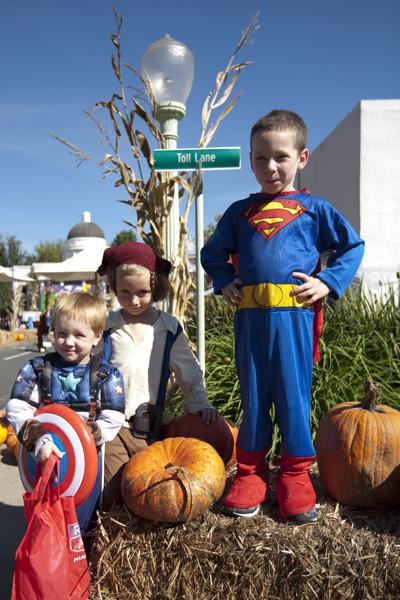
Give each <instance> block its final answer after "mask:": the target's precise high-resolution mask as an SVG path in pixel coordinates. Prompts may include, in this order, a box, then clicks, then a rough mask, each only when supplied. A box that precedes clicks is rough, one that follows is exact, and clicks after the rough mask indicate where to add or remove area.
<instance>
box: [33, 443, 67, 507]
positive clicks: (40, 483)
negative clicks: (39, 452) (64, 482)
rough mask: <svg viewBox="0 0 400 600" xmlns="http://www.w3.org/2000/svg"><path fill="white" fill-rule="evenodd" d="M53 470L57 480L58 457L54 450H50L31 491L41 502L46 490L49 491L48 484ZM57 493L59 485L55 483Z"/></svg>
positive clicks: (58, 474) (58, 470)
mask: <svg viewBox="0 0 400 600" xmlns="http://www.w3.org/2000/svg"><path fill="white" fill-rule="evenodd" d="M54 471H55V476H56V478H57V482H59V480H60V459H59V458H58V456H56V454H54V452H52V453H51V454H50V456H49V458H48V459H47V460H46V464H45V465H44V468H43V467H42V472H41V473H40V474H39V478H38V480H37V482H36V485H35V489H34V490H33V493H34V494H36V496H37V499H38V501H39V502H42V500H43V498H44V495H45V493H46V491H49V486H50V485H51V481H50V480H51V478H52V475H53V472H54ZM56 489H58V495H59V485H57V488H56Z"/></svg>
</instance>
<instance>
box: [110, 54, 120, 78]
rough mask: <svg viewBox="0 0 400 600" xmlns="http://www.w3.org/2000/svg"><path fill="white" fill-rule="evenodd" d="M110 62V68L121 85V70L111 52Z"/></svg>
mask: <svg viewBox="0 0 400 600" xmlns="http://www.w3.org/2000/svg"><path fill="white" fill-rule="evenodd" d="M111 64H112V68H113V71H114V73H115V76H116V78H117V79H118V81H119V83H120V84H121V85H122V77H121V71H120V70H119V65H118V63H117V61H116V59H115V54H113V55H112V56H111Z"/></svg>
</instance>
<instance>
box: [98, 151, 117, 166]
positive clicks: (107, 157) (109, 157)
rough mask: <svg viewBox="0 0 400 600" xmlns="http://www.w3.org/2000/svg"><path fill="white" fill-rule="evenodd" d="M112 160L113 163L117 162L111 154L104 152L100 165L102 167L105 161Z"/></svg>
mask: <svg viewBox="0 0 400 600" xmlns="http://www.w3.org/2000/svg"><path fill="white" fill-rule="evenodd" d="M108 161H110V162H112V163H113V164H114V165H116V164H117V161H116V160H115V158H114V156H113V154H106V155H105V156H104V158H103V160H102V161H101V162H100V166H101V167H102V166H103V165H105V164H106V162H108Z"/></svg>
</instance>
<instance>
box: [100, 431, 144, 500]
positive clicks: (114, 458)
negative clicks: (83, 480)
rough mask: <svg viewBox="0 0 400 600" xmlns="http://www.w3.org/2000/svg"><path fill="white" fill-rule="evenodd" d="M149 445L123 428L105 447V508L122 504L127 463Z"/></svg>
mask: <svg viewBox="0 0 400 600" xmlns="http://www.w3.org/2000/svg"><path fill="white" fill-rule="evenodd" d="M147 446H148V443H147V442H146V440H141V439H139V438H135V437H133V435H132V433H131V431H130V429H128V428H127V427H121V429H120V430H119V433H118V435H116V436H115V438H114V439H113V440H112V441H111V442H107V443H106V445H105V459H104V491H103V508H104V509H106V510H107V509H109V508H111V506H112V505H113V504H122V503H123V500H122V495H121V479H122V471H123V468H124V465H125V463H127V462H128V460H129V459H130V458H132V456H133V455H134V454H136V453H137V452H139V451H140V450H143V448H146V447H147Z"/></svg>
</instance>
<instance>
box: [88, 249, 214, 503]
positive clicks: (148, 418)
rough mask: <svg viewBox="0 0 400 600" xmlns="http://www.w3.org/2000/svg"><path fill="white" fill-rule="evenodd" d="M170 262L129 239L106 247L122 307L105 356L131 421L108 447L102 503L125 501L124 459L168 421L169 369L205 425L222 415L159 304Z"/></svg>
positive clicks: (104, 270) (103, 270)
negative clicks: (119, 379)
mask: <svg viewBox="0 0 400 600" xmlns="http://www.w3.org/2000/svg"><path fill="white" fill-rule="evenodd" d="M170 269H171V263H170V262H169V261H168V260H165V259H163V258H161V257H159V256H157V255H156V254H155V253H154V251H153V249H152V247H151V246H149V245H148V244H143V243H140V242H126V243H124V244H120V245H119V246H115V247H111V248H108V249H107V250H106V251H105V252H104V255H103V262H102V264H101V266H100V267H99V269H98V273H99V275H102V276H103V275H106V276H107V278H108V282H109V285H110V287H111V289H112V290H113V292H114V293H115V294H116V296H117V299H118V302H119V304H120V308H119V309H117V310H116V311H114V312H112V313H110V315H109V318H108V322H107V326H108V330H107V332H106V335H105V338H104V356H106V358H107V359H108V360H110V361H112V363H113V364H114V365H115V366H116V367H118V369H119V370H120V371H121V373H122V375H123V378H124V382H125V397H126V412H125V418H126V421H125V423H124V426H123V427H121V429H120V432H119V434H118V435H117V436H116V437H115V438H114V440H113V441H112V442H110V443H109V444H106V451H105V469H104V472H105V488H104V505H105V506H106V507H107V506H110V505H111V504H112V503H113V502H117V503H120V502H121V501H122V498H121V492H120V484H121V475H122V468H123V466H124V464H125V463H126V462H127V461H128V460H129V459H130V458H131V457H132V456H133V455H134V454H135V453H136V452H138V451H139V450H141V449H143V448H144V447H146V446H147V445H148V444H149V443H151V442H153V441H155V440H156V439H158V438H159V434H160V428H161V425H162V424H163V422H165V411H164V401H165V392H166V387H167V382H168V376H169V374H170V372H172V373H174V375H175V378H176V381H177V383H178V385H179V387H180V389H181V391H182V393H183V396H184V409H185V412H187V413H192V414H193V413H200V414H201V415H202V418H203V422H205V423H210V422H211V421H214V420H215V418H216V414H217V413H216V410H215V409H214V408H213V407H212V406H211V404H210V403H209V402H208V399H207V392H206V389H205V387H204V377H203V372H202V370H201V368H200V365H199V363H198V362H197V359H196V357H195V356H194V354H193V352H192V350H191V349H190V346H189V344H188V342H187V339H186V337H185V335H184V333H183V331H182V327H181V326H180V324H179V323H178V321H177V320H176V318H175V317H173V316H171V315H169V314H168V313H166V312H164V311H161V310H159V309H157V308H156V307H155V306H154V304H153V303H154V302H157V301H159V300H163V299H165V298H166V297H167V296H168V294H169V291H170V284H169V281H168V275H169V272H170Z"/></svg>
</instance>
